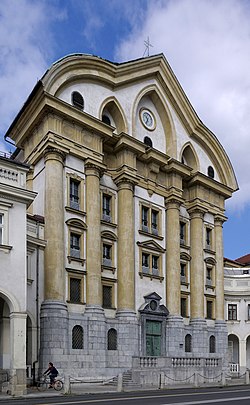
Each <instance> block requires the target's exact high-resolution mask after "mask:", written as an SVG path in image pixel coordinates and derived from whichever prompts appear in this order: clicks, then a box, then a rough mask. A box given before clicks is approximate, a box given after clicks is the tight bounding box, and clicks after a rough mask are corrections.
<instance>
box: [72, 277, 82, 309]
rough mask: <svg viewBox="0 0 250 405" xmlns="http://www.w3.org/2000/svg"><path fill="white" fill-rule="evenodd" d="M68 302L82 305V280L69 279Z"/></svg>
mask: <svg viewBox="0 0 250 405" xmlns="http://www.w3.org/2000/svg"><path fill="white" fill-rule="evenodd" d="M69 300H70V302H74V303H76V304H80V303H82V279H81V278H74V277H70V278H69Z"/></svg>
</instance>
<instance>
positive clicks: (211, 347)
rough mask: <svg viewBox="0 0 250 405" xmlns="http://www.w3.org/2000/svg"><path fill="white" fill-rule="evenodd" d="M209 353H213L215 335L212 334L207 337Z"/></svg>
mask: <svg viewBox="0 0 250 405" xmlns="http://www.w3.org/2000/svg"><path fill="white" fill-rule="evenodd" d="M209 353H215V337H214V336H213V335H212V336H210V338H209Z"/></svg>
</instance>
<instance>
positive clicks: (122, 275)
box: [117, 178, 135, 316]
mask: <svg viewBox="0 0 250 405" xmlns="http://www.w3.org/2000/svg"><path fill="white" fill-rule="evenodd" d="M117 186H118V269H117V273H118V310H117V316H130V315H132V316H134V314H135V274H134V273H135V248H134V232H135V230H134V228H135V216H134V196H133V191H134V183H133V182H132V181H130V180H129V179H128V178H123V179H119V181H118V182H117Z"/></svg>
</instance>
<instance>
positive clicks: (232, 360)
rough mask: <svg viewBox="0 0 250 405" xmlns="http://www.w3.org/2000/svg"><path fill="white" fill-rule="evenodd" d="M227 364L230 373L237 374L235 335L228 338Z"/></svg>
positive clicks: (237, 343) (237, 347)
mask: <svg viewBox="0 0 250 405" xmlns="http://www.w3.org/2000/svg"><path fill="white" fill-rule="evenodd" d="M228 362H229V365H230V371H231V372H232V373H238V372H239V339H238V337H237V336H236V335H233V334H231V335H229V336H228Z"/></svg>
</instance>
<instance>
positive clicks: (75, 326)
mask: <svg viewBox="0 0 250 405" xmlns="http://www.w3.org/2000/svg"><path fill="white" fill-rule="evenodd" d="M76 328H79V330H81V333H82V336H81V340H82V342H81V343H82V345H81V346H82V347H73V346H74V342H73V339H74V330H75V329H76ZM80 328H81V329H80ZM71 349H72V350H83V349H84V330H83V327H82V326H81V325H78V324H77V325H74V326H73V328H72V330H71Z"/></svg>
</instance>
